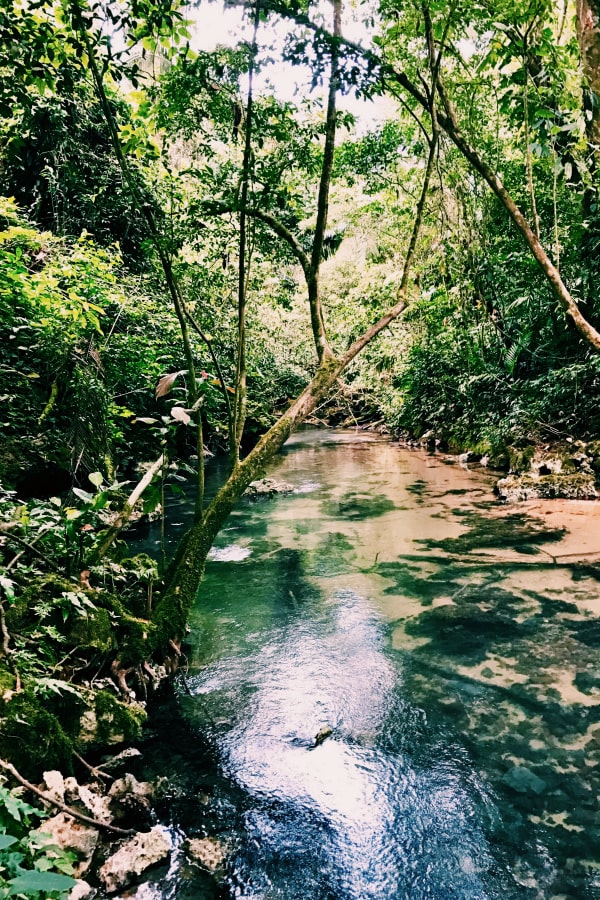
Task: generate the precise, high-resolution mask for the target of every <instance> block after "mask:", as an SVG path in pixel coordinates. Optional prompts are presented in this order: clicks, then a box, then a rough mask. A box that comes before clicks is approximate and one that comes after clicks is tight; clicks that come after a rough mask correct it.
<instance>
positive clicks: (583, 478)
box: [496, 472, 598, 503]
mask: <svg viewBox="0 0 600 900" xmlns="http://www.w3.org/2000/svg"><path fill="white" fill-rule="evenodd" d="M496 493H497V494H498V496H499V498H500V500H504V501H505V502H506V503H518V502H519V501H521V500H554V499H557V498H559V497H562V498H564V499H565V500H595V499H597V497H598V492H597V490H596V485H595V480H594V476H593V475H592V474H590V473H588V472H577V473H575V474H570V475H563V474H560V473H551V474H549V475H534V474H527V475H519V476H517V475H508V476H507V477H506V478H501V479H500V481H498V482H497V484H496Z"/></svg>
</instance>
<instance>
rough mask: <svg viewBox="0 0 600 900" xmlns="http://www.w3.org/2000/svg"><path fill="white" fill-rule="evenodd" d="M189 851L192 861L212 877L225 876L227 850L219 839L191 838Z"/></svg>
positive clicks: (188, 845) (188, 846) (188, 844)
mask: <svg viewBox="0 0 600 900" xmlns="http://www.w3.org/2000/svg"><path fill="white" fill-rule="evenodd" d="M187 851H188V854H189V856H190V857H191V859H192V860H194V862H197V863H198V864H199V865H201V866H202V868H203V869H206V870H207V871H208V872H210V874H211V875H216V876H223V875H224V874H225V860H226V858H227V849H226V847H225V845H224V844H223V843H222V842H221V841H220V840H219V839H218V838H215V837H205V838H191V839H190V840H189V841H188V843H187Z"/></svg>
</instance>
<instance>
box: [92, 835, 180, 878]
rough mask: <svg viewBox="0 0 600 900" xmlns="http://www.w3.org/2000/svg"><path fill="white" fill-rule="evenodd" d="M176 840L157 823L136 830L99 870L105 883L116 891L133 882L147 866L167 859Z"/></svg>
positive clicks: (99, 874) (100, 876)
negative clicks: (137, 832)
mask: <svg viewBox="0 0 600 900" xmlns="http://www.w3.org/2000/svg"><path fill="white" fill-rule="evenodd" d="M171 848H172V841H171V838H170V836H169V834H168V832H166V831H165V829H164V828H163V827H162V826H160V825H156V826H155V827H154V828H152V829H151V830H150V831H148V832H145V833H140V834H136V836H135V837H134V838H132V839H131V840H130V841H127V843H126V844H123V846H122V847H120V848H119V849H118V850H117V852H116V853H113V855H112V856H110V857H109V858H108V859H107V860H106V862H105V863H104V865H103V866H102V867H101V869H100V870H99V872H98V877H99V878H100V880H101V882H102V884H103V885H104V887H105V888H106V890H107V891H108V893H109V894H110V893H113V892H114V891H118V890H119V889H120V888H122V887H126V885H128V884H131V882H132V881H134V880H135V879H136V878H138V877H139V876H140V875H141V874H142V873H143V872H145V871H146V869H149V868H150V867H151V866H155V865H157V864H158V863H160V862H163V860H165V859H166V858H167V857H168V855H169V853H170V852H171Z"/></svg>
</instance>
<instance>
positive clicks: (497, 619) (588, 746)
mask: <svg viewBox="0 0 600 900" xmlns="http://www.w3.org/2000/svg"><path fill="white" fill-rule="evenodd" d="M274 474H275V476H276V477H281V478H282V479H285V480H286V481H289V482H291V483H292V484H294V485H296V486H297V491H296V493H295V494H293V495H291V496H287V497H279V498H276V499H275V500H272V501H269V502H267V503H256V504H248V503H245V502H243V503H242V504H241V505H240V507H239V508H238V510H237V511H236V514H235V515H234V516H233V517H232V519H231V520H230V522H229V523H228V525H227V527H226V528H225V529H224V531H223V532H222V534H221V535H220V537H219V540H218V543H217V546H216V548H215V550H214V553H213V555H212V559H211V561H210V562H209V564H208V566H207V573H206V578H205V581H204V583H203V585H202V588H201V592H200V595H199V599H198V604H197V607H196V609H195V610H194V614H193V618H192V621H191V632H190V645H191V651H190V665H189V669H188V671H187V674H186V675H185V676H184V677H183V678H182V679H181V682H180V685H179V690H178V692H177V696H176V698H175V699H174V700H172V701H171V703H170V704H169V705H168V706H167V707H166V708H165V711H164V714H163V713H161V715H159V716H157V717H156V720H155V734H153V735H152V736H151V737H150V739H149V740H148V741H147V744H146V746H145V748H144V753H145V757H144V763H143V767H142V770H141V774H142V775H145V776H148V775H156V774H157V773H162V774H163V775H165V776H166V779H167V780H166V782H165V784H166V788H165V792H164V796H163V799H162V801H161V806H160V808H159V814H160V816H161V819H162V821H164V822H165V823H167V824H169V825H170V827H171V828H172V831H173V834H174V835H175V837H176V844H177V849H176V852H175V853H174V855H173V859H172V860H171V864H170V868H169V870H168V871H167V872H165V871H163V872H162V873H160V872H159V873H158V874H157V875H156V876H154V878H153V879H151V880H150V881H149V882H148V883H146V884H144V885H142V886H141V887H140V888H138V889H137V891H136V892H134V893H130V894H129V895H128V896H132V897H137V898H139V900H160V898H162V900H166V898H188V897H190V898H191V897H197V898H204V897H207V898H208V897H212V898H221V897H252V898H261V900H271V898H281V900H300V898H302V900H304V898H308V897H310V898H316V900H330V898H331V900H333V898H335V900H370V898H383V900H404V898H406V900H408V898H410V900H425V898H427V900H450V898H457V900H479V898H481V900H484V898H485V900H492V898H503V900H504V898H507V900H513V898H514V900H521V898H536V900H546V898H548V900H552V898H555V900H559V898H567V900H588V898H591V900H594V898H596V900H597V898H600V877H599V875H598V873H599V871H600V869H599V866H600V828H599V819H598V809H597V797H598V770H599V766H598V763H599V762H600V724H599V719H600V715H599V707H598V703H597V699H598V695H599V693H600V684H599V681H598V643H599V632H600V629H599V626H598V617H597V616H598V605H597V604H598V588H599V584H598V582H599V580H600V578H599V572H598V570H597V569H596V568H594V567H585V566H566V565H554V564H553V563H552V561H551V557H550V555H549V553H548V552H547V550H546V549H545V548H546V547H547V546H550V547H552V546H553V545H554V544H556V543H557V542H559V541H560V538H561V536H562V532H561V531H560V530H556V529H549V528H546V527H545V526H544V525H543V523H541V522H539V521H536V520H531V519H528V518H527V517H526V516H525V515H521V514H513V513H503V515H502V516H501V517H499V516H498V515H497V514H495V507H494V505H493V501H492V498H491V495H490V494H489V476H486V475H479V476H478V475H477V474H475V475H471V474H470V473H465V472H463V471H459V470H458V469H457V467H454V468H453V467H452V466H449V465H447V464H445V463H444V462H443V461H438V460H436V459H435V458H434V459H430V460H426V459H424V458H422V457H419V456H418V455H417V454H410V453H407V452H406V451H402V450H400V449H399V448H397V447H394V446H393V445H390V444H389V443H384V442H381V441H372V440H369V439H364V438H362V439H361V438H360V437H357V436H356V435H354V436H353V435H351V434H350V433H348V432H345V433H342V434H340V435H339V436H337V435H336V434H335V433H331V432H328V433H326V440H325V442H323V439H322V435H321V436H319V435H315V434H314V433H309V434H306V435H302V434H301V435H298V436H296V437H295V438H294V439H293V441H292V442H291V443H290V445H289V446H288V447H287V448H286V452H285V454H284V455H283V456H282V459H281V460H280V461H279V463H278V464H277V466H276V467H275V470H274ZM486 479H487V480H486ZM365 485H372V487H373V491H372V492H371V491H367V490H366V489H365ZM482 498H483V499H482ZM407 508H408V509H407ZM183 835H185V836H187V837H188V838H189V837H206V836H214V837H216V838H218V840H219V841H220V842H221V845H222V848H223V850H224V852H225V854H226V863H225V868H224V871H223V873H221V876H219V878H212V877H210V876H209V875H208V874H207V873H206V872H203V871H202V870H201V868H199V867H198V865H197V864H194V862H193V860H191V859H190V857H189V855H188V854H187V852H186V849H185V847H186V845H185V842H184V840H183Z"/></svg>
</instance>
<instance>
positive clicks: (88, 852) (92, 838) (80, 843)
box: [36, 813, 100, 876]
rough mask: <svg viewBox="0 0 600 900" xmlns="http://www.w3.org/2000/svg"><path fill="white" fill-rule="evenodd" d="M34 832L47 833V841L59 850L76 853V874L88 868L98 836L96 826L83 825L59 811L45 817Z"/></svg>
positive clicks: (78, 874)
mask: <svg viewBox="0 0 600 900" xmlns="http://www.w3.org/2000/svg"><path fill="white" fill-rule="evenodd" d="M36 834H38V835H48V836H49V843H52V844H55V845H56V846H57V847H60V849H61V850H72V851H73V852H74V853H76V854H77V856H78V857H79V862H78V863H77V864H76V865H75V873H76V875H77V876H80V875H83V874H84V872H86V871H87V870H88V869H89V867H90V863H91V861H92V856H93V855H94V851H95V850H96V846H97V844H98V838H99V836H100V833H99V831H98V829H97V828H93V827H92V826H91V825H84V824H83V822H78V821H77V820H76V819H74V818H73V817H72V816H68V815H67V814H66V813H59V814H58V815H56V816H53V817H52V818H51V819H47V820H46V821H45V822H43V823H42V825H41V826H40V827H39V828H38V829H37V831H36Z"/></svg>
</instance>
